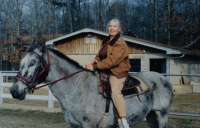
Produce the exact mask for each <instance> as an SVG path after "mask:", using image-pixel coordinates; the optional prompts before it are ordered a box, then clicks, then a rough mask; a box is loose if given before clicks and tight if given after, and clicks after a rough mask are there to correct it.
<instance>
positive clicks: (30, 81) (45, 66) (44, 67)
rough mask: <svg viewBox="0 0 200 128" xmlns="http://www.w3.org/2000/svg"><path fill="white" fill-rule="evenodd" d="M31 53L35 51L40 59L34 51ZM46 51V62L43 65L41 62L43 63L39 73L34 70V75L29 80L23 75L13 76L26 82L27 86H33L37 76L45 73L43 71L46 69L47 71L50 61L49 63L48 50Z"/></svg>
mask: <svg viewBox="0 0 200 128" xmlns="http://www.w3.org/2000/svg"><path fill="white" fill-rule="evenodd" d="M33 53H35V54H36V55H37V56H38V57H39V58H40V60H41V59H42V58H41V57H40V56H39V55H38V54H37V53H36V52H33ZM46 53H47V61H48V62H47V64H45V65H44V64H43V63H42V64H43V69H42V70H41V71H40V72H39V73H37V72H35V75H34V76H33V78H32V79H30V80H29V79H27V78H26V77H24V76H22V75H20V74H17V75H16V77H15V78H17V79H18V80H20V81H22V82H23V83H24V84H26V85H27V86H28V87H29V88H31V89H32V88H33V87H32V86H33V85H34V83H35V81H36V79H37V78H39V77H40V76H41V75H42V74H43V73H45V72H47V73H48V71H49V66H50V64H51V63H50V58H49V52H48V50H47V51H46ZM43 62H44V61H43Z"/></svg>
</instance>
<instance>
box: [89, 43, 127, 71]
mask: <svg viewBox="0 0 200 128" xmlns="http://www.w3.org/2000/svg"><path fill="white" fill-rule="evenodd" d="M126 47H127V46H126V45H125V44H123V43H120V44H119V43H116V44H115V45H114V47H113V48H112V52H111V55H109V56H108V57H107V58H106V59H104V60H102V61H99V62H98V63H97V64H95V65H93V68H94V69H102V70H103V69H110V68H112V67H115V66H117V65H119V63H120V62H121V61H122V60H123V56H124V54H125V51H126Z"/></svg>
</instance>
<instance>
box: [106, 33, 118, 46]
mask: <svg viewBox="0 0 200 128" xmlns="http://www.w3.org/2000/svg"><path fill="white" fill-rule="evenodd" d="M119 37H120V34H119V33H118V34H117V35H115V37H114V38H113V39H112V40H111V41H110V42H109V45H111V46H113V45H114V44H115V42H116V41H117V40H118V39H119ZM108 40H110V36H108V37H106V38H105V39H104V40H103V42H102V44H103V45H104V44H105V43H106V42H107V41H108Z"/></svg>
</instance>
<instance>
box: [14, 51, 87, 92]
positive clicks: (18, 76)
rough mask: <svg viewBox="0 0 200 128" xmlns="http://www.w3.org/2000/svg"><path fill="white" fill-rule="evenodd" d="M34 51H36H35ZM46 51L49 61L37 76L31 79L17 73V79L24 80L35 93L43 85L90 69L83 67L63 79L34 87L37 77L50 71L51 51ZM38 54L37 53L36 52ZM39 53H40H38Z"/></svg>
mask: <svg viewBox="0 0 200 128" xmlns="http://www.w3.org/2000/svg"><path fill="white" fill-rule="evenodd" d="M34 53H35V52H34ZM46 53H47V61H48V63H47V64H45V66H43V67H44V68H43V70H42V71H40V73H38V75H36V76H35V77H33V78H32V79H31V80H29V79H27V78H25V77H24V76H22V75H20V74H17V75H16V78H17V79H19V80H20V81H22V82H23V83H24V84H26V85H27V86H28V87H29V88H31V89H30V90H29V92H32V93H33V92H34V90H37V89H40V88H42V87H44V86H47V85H50V84H53V83H56V82H58V81H61V80H63V79H66V78H69V77H71V76H73V75H75V74H78V73H80V72H83V71H86V70H88V69H83V70H81V71H78V72H75V73H73V74H70V75H68V76H65V77H63V78H61V79H58V80H55V81H53V82H50V83H47V84H45V85H42V86H40V87H37V88H34V87H32V86H33V84H34V83H35V81H36V79H37V78H39V77H40V76H41V75H42V74H43V73H44V72H48V71H49V66H50V58H49V52H48V50H47V52H46ZM36 54H37V53H36ZM37 55H38V54H37ZM38 56H39V55H38ZM39 57H40V56H39Z"/></svg>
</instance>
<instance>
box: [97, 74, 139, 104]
mask: <svg viewBox="0 0 200 128" xmlns="http://www.w3.org/2000/svg"><path fill="white" fill-rule="evenodd" d="M99 79H100V85H99V86H100V87H101V91H102V95H103V96H104V98H106V99H107V98H111V87H110V83H109V75H108V74H106V73H105V72H100V77H99ZM141 91H142V88H141V86H140V81H139V80H137V79H136V78H134V77H132V76H130V75H128V77H127V78H126V80H125V82H124V86H123V89H122V95H123V96H127V95H131V94H138V92H141ZM138 98H139V95H138ZM139 100H140V98H139Z"/></svg>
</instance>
